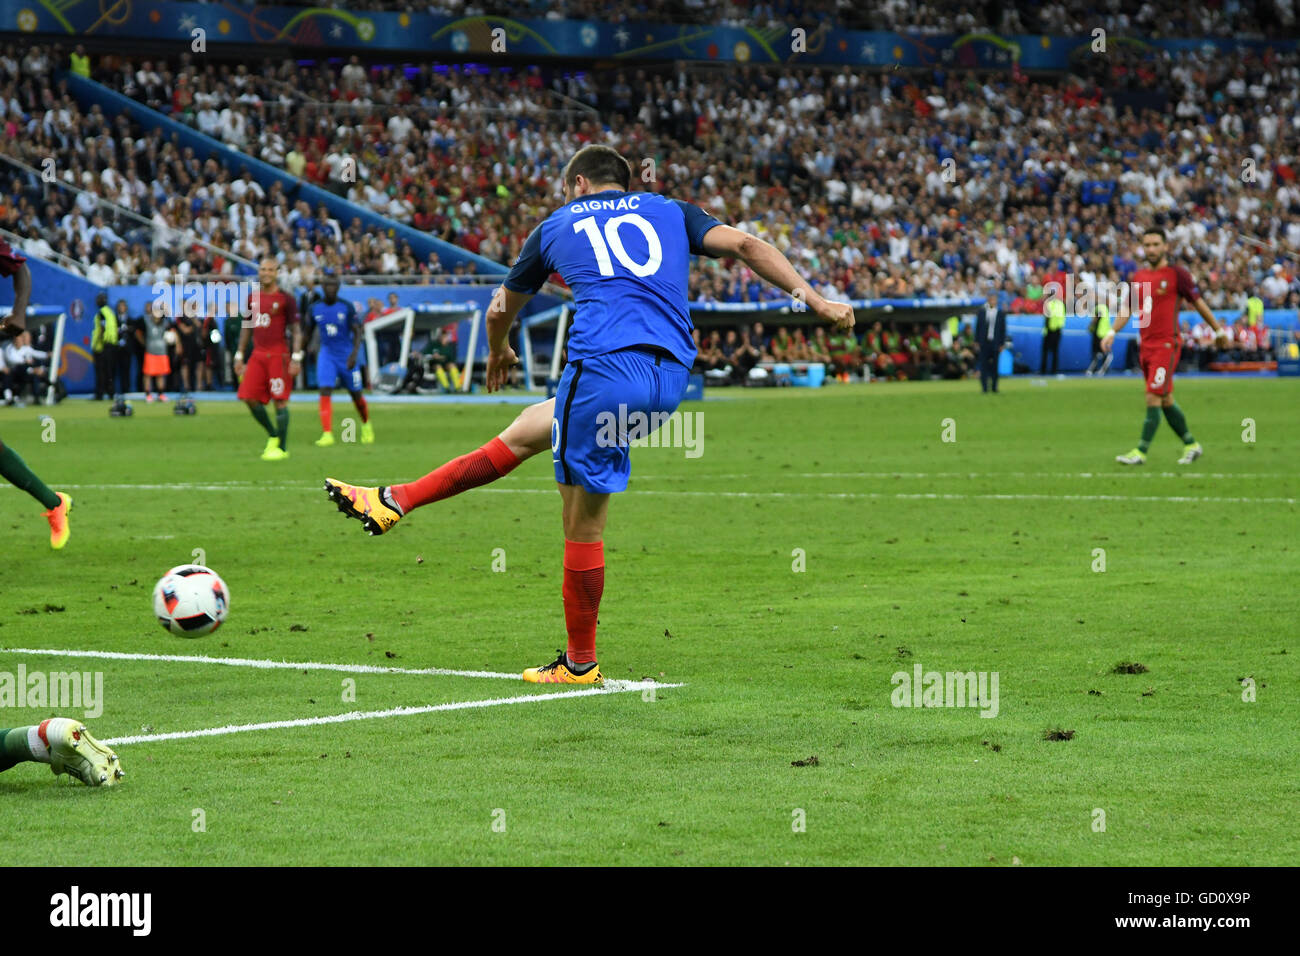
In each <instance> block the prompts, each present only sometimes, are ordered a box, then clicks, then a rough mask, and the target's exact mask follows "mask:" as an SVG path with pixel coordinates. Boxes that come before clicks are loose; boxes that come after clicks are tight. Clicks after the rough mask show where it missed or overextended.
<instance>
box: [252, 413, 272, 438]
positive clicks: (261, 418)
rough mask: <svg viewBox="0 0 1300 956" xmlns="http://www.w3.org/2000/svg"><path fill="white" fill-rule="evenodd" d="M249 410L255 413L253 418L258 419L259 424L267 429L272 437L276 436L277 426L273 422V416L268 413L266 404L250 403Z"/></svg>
mask: <svg viewBox="0 0 1300 956" xmlns="http://www.w3.org/2000/svg"><path fill="white" fill-rule="evenodd" d="M248 408H249V411H251V412H252V413H253V418H255V419H257V424H259V425H261V426H262V427H263V428H265V429H266V433H267V434H268V435H270V436H271V437H272V438H274V437H275V426H274V425H272V424H271V417H270V416H269V415H267V414H266V406H265V405H249V406H248Z"/></svg>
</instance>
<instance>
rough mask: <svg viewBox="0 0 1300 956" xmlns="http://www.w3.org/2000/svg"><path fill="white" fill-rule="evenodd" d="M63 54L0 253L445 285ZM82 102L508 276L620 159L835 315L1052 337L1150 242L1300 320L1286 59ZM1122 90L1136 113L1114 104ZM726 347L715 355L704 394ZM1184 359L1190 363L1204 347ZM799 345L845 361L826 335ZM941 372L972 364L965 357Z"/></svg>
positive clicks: (865, 348) (302, 82) (736, 291)
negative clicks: (971, 317) (1031, 328)
mask: <svg viewBox="0 0 1300 956" xmlns="http://www.w3.org/2000/svg"><path fill="white" fill-rule="evenodd" d="M63 57H64V54H63V52H62V51H61V50H58V49H51V48H44V47H40V46H30V47H25V48H22V49H20V48H18V47H16V46H13V45H10V46H7V47H5V48H4V49H3V50H2V51H0V104H2V105H3V109H4V112H5V117H4V122H5V127H6V128H5V134H6V135H5V138H4V144H3V146H0V165H5V164H4V163H3V157H5V156H8V157H11V158H12V159H13V160H16V161H18V162H19V163H22V164H24V165H23V166H17V165H14V164H13V163H9V164H8V169H7V173H8V176H7V179H8V183H7V186H8V188H7V189H5V191H4V194H3V196H0V228H3V229H4V230H8V231H9V232H10V233H11V234H13V235H15V236H16V237H17V238H18V241H20V242H21V244H22V247H23V248H24V249H25V250H26V251H27V252H29V253H32V254H35V255H52V256H56V257H59V258H60V260H61V261H62V262H64V263H65V264H69V265H71V266H73V267H75V268H78V269H79V270H80V271H82V272H83V273H84V274H85V275H86V276H87V277H88V278H90V279H91V280H92V281H94V282H96V283H97V284H100V285H109V284H113V283H115V282H127V281H134V282H139V283H144V284H153V283H154V282H158V281H164V282H165V281H169V280H171V279H179V278H184V277H186V276H191V275H202V274H217V275H221V274H227V275H228V274H232V273H241V272H242V273H246V272H248V271H249V266H250V264H251V263H252V262H254V261H256V260H257V259H259V258H260V257H262V256H264V255H276V256H278V257H279V258H280V259H281V260H282V261H283V263H284V273H285V274H284V276H283V278H282V283H283V284H284V285H285V287H287V288H290V289H295V290H301V289H304V288H307V287H309V286H311V285H312V284H313V283H314V281H315V276H316V275H317V274H318V272H319V270H320V269H322V268H325V267H333V268H336V269H338V270H339V271H340V272H341V273H342V274H344V275H346V276H350V277H360V276H368V277H375V278H376V279H377V280H379V281H383V282H385V283H386V284H392V283H393V282H397V281H402V280H406V281H424V282H428V281H431V280H432V278H433V277H435V276H439V277H440V278H439V281H447V280H448V276H447V272H448V270H444V269H443V268H442V267H441V264H440V263H439V261H438V258H437V256H436V255H432V256H430V257H429V258H428V259H427V260H424V261H417V260H416V257H415V256H414V254H413V253H412V251H411V249H410V247H409V246H408V245H406V244H405V243H403V242H401V241H400V240H398V239H395V238H394V237H393V236H391V235H385V234H382V233H379V232H377V231H374V230H367V229H365V228H363V227H362V225H361V223H360V221H359V220H358V219H355V218H354V219H353V220H352V221H351V222H347V223H343V222H340V221H339V220H338V219H337V218H335V217H333V216H332V215H331V214H330V213H329V211H328V210H327V209H326V208H325V207H324V206H320V207H318V208H315V209H313V208H311V207H310V206H309V205H308V204H307V203H305V202H303V201H301V200H300V199H297V198H296V197H295V196H294V195H293V194H292V190H289V191H286V190H285V188H284V187H282V186H281V185H279V184H273V185H271V186H270V187H263V186H262V185H260V184H259V183H258V182H256V180H254V179H253V177H252V176H251V175H250V174H249V173H248V172H247V170H240V169H230V168H228V167H225V166H222V165H220V164H218V163H217V162H215V161H214V160H208V161H200V160H199V159H198V158H197V157H196V156H195V155H194V154H193V152H192V151H190V150H188V149H185V148H181V147H178V146H177V145H176V144H175V143H174V142H172V141H171V140H170V139H168V138H167V137H166V136H165V135H164V134H163V133H161V132H160V131H158V130H145V129H143V128H142V127H140V126H139V125H137V124H135V123H134V122H132V121H131V120H130V119H129V118H128V117H126V116H125V115H117V116H113V117H109V116H106V115H105V114H104V113H103V112H101V111H100V110H99V108H98V107H93V108H92V109H90V110H89V111H82V110H81V108H80V107H79V106H78V105H77V103H76V101H75V100H74V98H73V97H72V96H71V95H70V94H69V93H68V91H67V89H66V86H65V85H64V84H63V83H62V82H61V81H60V80H59V79H58V78H56V76H55V70H56V69H57V68H59V67H61V66H62V65H63V63H62V60H63ZM93 76H94V78H95V79H97V80H99V81H100V82H103V83H105V84H107V85H109V86H111V87H113V88H115V89H118V90H120V91H121V92H123V93H125V94H126V95H128V96H131V97H133V98H135V99H137V100H140V101H141V102H144V103H146V104H148V105H150V106H152V107H154V108H156V109H159V110H161V111H162V112H164V113H166V114H169V115H171V116H172V117H173V118H175V119H177V120H179V121H181V122H183V123H187V124H189V125H191V126H194V127H195V128H197V129H199V130H202V131H204V132H206V133H208V134H209V135H212V136H214V137H216V138H218V139H220V140H222V141H223V142H225V143H226V144H227V145H228V146H230V147H232V148H234V149H236V150H238V151H241V152H244V153H246V154H248V155H250V156H255V157H257V158H259V159H262V160H264V161H266V162H269V163H272V164H274V165H277V166H280V167H282V168H284V169H285V170H286V171H287V172H289V173H290V174H292V175H293V176H295V177H297V178H298V179H301V180H303V181H305V182H311V183H315V184H317V185H320V186H322V187H323V188H326V189H329V190H331V191H333V192H335V193H337V194H338V195H340V196H344V197H347V198H349V199H351V200H353V201H354V202H356V203H358V204H360V205H363V206H366V207H368V208H370V209H372V210H374V211H376V212H378V213H381V214H383V215H386V216H388V217H390V218H392V219H394V220H396V221H398V222H403V223H406V224H409V225H411V226H412V227H414V228H416V229H419V230H421V231H425V232H427V233H429V234H431V235H434V236H437V237H439V238H441V239H444V240H446V241H448V242H451V243H453V244H455V245H457V246H460V247H462V248H465V249H468V250H470V251H472V252H476V253H478V254H479V255H482V256H484V257H486V258H488V259H492V260H495V261H497V262H501V263H506V264H508V263H510V262H512V261H513V260H514V258H515V257H516V255H517V253H518V250H519V248H520V247H521V245H522V243H523V241H524V239H525V238H526V236H527V234H528V231H529V230H530V229H531V228H532V227H533V225H534V224H535V223H536V222H538V221H539V220H540V219H541V218H542V217H544V216H545V214H546V213H547V212H548V211H549V210H550V209H552V208H554V206H555V205H557V204H558V203H559V201H560V193H559V186H560V176H559V173H560V170H561V168H562V165H563V163H564V162H565V161H566V159H567V157H568V156H569V155H571V154H572V152H573V151H574V150H575V149H577V148H578V147H579V146H581V145H583V144H584V143H587V142H590V141H604V142H609V143H611V144H613V145H615V146H617V147H618V148H619V149H620V150H621V151H622V152H624V154H625V155H627V156H629V157H630V158H631V159H632V160H633V162H634V164H636V165H637V168H638V169H640V170H641V171H642V177H641V178H642V183H643V186H644V188H649V189H657V190H658V189H662V190H665V191H668V192H671V193H672V194H674V195H678V196H685V197H689V198H692V199H693V200H694V201H696V202H698V203H699V204H700V205H702V206H703V207H704V208H706V209H707V210H709V211H710V212H712V213H714V214H715V215H717V216H718V217H719V218H721V219H723V220H725V221H732V222H735V223H736V224H737V225H739V226H740V227H741V228H743V229H747V230H749V231H752V232H754V233H755V234H757V235H760V236H762V237H764V238H766V239H769V240H770V241H772V242H773V243H774V244H776V245H777V246H778V247H779V248H781V249H782V250H783V251H784V252H785V253H786V254H787V255H788V256H789V257H790V258H791V259H792V260H793V261H794V262H795V263H796V265H798V266H799V267H800V268H801V270H802V271H803V272H804V273H805V274H806V275H808V276H809V278H810V280H811V281H812V283H813V285H814V286H816V287H817V288H818V289H819V291H821V292H822V293H823V294H825V295H827V296H828V297H832V298H839V299H843V298H853V299H863V298H868V299H869V298H922V299H929V298H933V297H936V296H981V297H982V296H983V295H984V293H985V292H986V290H987V289H988V288H990V287H991V286H994V285H996V286H999V287H1000V288H1001V290H1002V300H1003V302H1004V304H1005V305H1006V307H1007V308H1008V310H1009V311H1011V312H1013V313H1026V312H1029V313H1032V312H1037V311H1041V308H1042V303H1043V300H1044V290H1045V287H1046V286H1047V285H1048V283H1049V282H1050V281H1052V280H1053V279H1056V278H1062V277H1064V275H1066V274H1072V275H1074V276H1075V277H1076V283H1078V282H1083V283H1087V282H1091V281H1095V280H1096V281H1100V280H1104V279H1108V278H1109V279H1114V280H1123V279H1126V278H1128V276H1130V275H1131V274H1132V272H1133V271H1134V270H1135V269H1136V268H1138V267H1139V266H1140V262H1139V259H1138V251H1137V243H1138V238H1139V234H1140V230H1141V228H1142V227H1143V226H1145V225H1146V224H1148V223H1152V222H1158V223H1162V224H1163V225H1165V227H1166V228H1167V230H1168V232H1169V237H1170V241H1171V246H1172V250H1173V254H1174V257H1175V259H1176V260H1177V261H1180V262H1182V263H1184V264H1186V265H1187V266H1188V268H1189V269H1190V270H1191V271H1192V273H1193V275H1194V276H1196V277H1197V279H1198V281H1199V283H1200V288H1201V290H1202V292H1203V294H1204V295H1205V296H1206V298H1207V301H1208V302H1209V304H1210V306H1211V307H1212V308H1217V309H1239V310H1242V311H1243V312H1244V311H1245V309H1246V306H1247V300H1248V299H1249V298H1251V297H1252V296H1255V297H1258V298H1259V299H1260V300H1261V301H1262V303H1263V305H1264V307H1266V308H1295V307H1297V306H1298V305H1300V280H1298V279H1297V271H1296V263H1297V261H1300V260H1298V259H1297V255H1298V254H1300V184H1298V183H1297V182H1296V169H1295V166H1296V159H1295V157H1296V154H1297V152H1298V151H1300V109H1298V108H1297V105H1298V104H1300V56H1297V55H1296V54H1286V55H1281V54H1275V53H1270V54H1268V55H1264V56H1255V55H1253V54H1249V53H1245V52H1238V53H1234V54H1231V55H1221V54H1219V53H1213V54H1211V53H1210V52H1208V51H1197V50H1189V51H1185V52H1183V53H1180V54H1178V55H1176V56H1166V55H1165V54H1162V53H1158V52H1155V53H1153V52H1151V51H1138V52H1135V51H1133V50H1132V49H1130V48H1127V47H1120V48H1117V50H1116V52H1115V53H1114V54H1113V55H1111V56H1106V57H1098V58H1096V59H1095V60H1093V61H1089V62H1087V63H1084V64H1082V65H1080V67H1079V69H1078V70H1077V71H1076V72H1075V73H1074V74H1071V75H1069V76H1064V77H1052V78H1043V77H1035V78H1030V77H1027V76H1025V75H1023V74H1021V73H1020V72H1019V71H1013V72H1012V73H997V74H994V73H977V72H947V71H943V70H934V71H927V72H924V73H919V72H918V73H903V72H899V71H895V72H892V73H868V72H863V71H854V70H851V69H848V68H828V69H802V68H798V67H771V68H767V67H758V66H741V67H737V68H733V69H728V70H726V71H716V70H711V69H707V68H691V67H688V66H687V65H685V64H681V63H678V64H674V65H665V66H664V68H663V69H659V70H656V69H650V68H632V67H629V68H626V69H616V70H613V71H611V72H610V73H608V74H604V75H601V76H599V77H598V76H595V75H593V74H591V73H585V72H580V71H577V72H575V71H566V70H563V69H549V68H548V69H544V68H541V67H536V66H535V67H531V68H528V69H526V70H501V69H496V70H492V69H487V68H483V67H476V66H472V65H465V66H459V67H441V66H440V67H435V66H431V65H429V64H427V63H426V64H422V65H417V66H407V67H401V66H393V65H368V64H365V63H362V62H361V61H360V60H359V59H358V58H357V57H351V58H350V59H349V60H348V61H347V62H346V63H342V62H340V63H331V62H316V63H300V62H297V61H292V60H285V61H282V62H280V63H279V64H278V65H275V64H271V65H267V66H266V67H265V68H264V69H263V70H261V71H253V70H250V69H249V68H248V67H247V66H246V65H244V64H239V63H231V62H222V61H218V60H217V58H215V57H203V58H201V62H199V61H196V60H195V58H193V57H191V56H189V55H185V56H182V57H180V58H178V59H176V60H174V61H163V60H150V59H143V58H138V57H132V58H123V57H118V56H104V57H100V58H98V60H97V61H96V62H95V64H94V66H93ZM1133 90H1139V91H1140V94H1141V95H1138V96H1135V97H1128V98H1126V96H1127V93H1129V92H1131V91H1133ZM1106 91H1110V94H1111V95H1108V93H1107V92H1106ZM1152 97H1155V99H1153V98H1152ZM48 169H53V170H54V173H55V175H56V177H57V178H58V180H59V183H58V184H51V183H49V182H47V181H46V178H47V177H46V176H45V175H42V173H43V172H45V171H46V170H48ZM471 268H472V267H467V266H461V267H459V268H458V269H457V270H454V274H453V275H452V276H451V277H450V278H453V279H454V278H455V277H456V275H457V274H464V273H466V272H468V271H470V270H471ZM691 286H692V294H693V296H694V297H695V298H696V299H697V300H701V301H706V302H707V301H716V302H742V303H743V302H759V301H765V300H772V299H776V298H778V297H779V295H780V294H779V293H778V292H776V291H775V290H773V289H771V288H770V287H767V286H765V285H764V284H763V283H762V282H761V281H760V280H759V279H758V278H757V277H756V276H755V275H754V274H753V273H751V272H750V271H749V270H748V269H746V268H745V267H744V266H743V264H740V263H738V262H734V261H713V260H706V261H701V263H699V267H698V268H696V269H694V270H693V271H692V277H691ZM742 332H743V330H739V329H737V330H736V337H735V345H736V347H737V348H741V347H742V346H743V345H744V342H743V339H744V335H743V334H742ZM791 334H792V335H793V336H795V338H796V339H799V338H800V337H801V336H800V334H799V333H791ZM879 334H880V335H881V337H882V340H883V338H884V337H886V336H888V335H889V334H890V330H888V329H885V330H881V332H880V333H879ZM893 334H895V335H898V336H899V337H900V339H901V340H905V341H900V342H899V343H898V347H897V348H889V347H888V346H887V345H886V343H884V342H883V341H882V342H881V343H880V345H879V346H878V347H872V344H871V343H870V342H868V341H866V339H865V338H862V339H861V340H859V341H858V342H857V343H856V348H857V349H858V350H859V351H860V352H861V353H862V356H863V362H862V367H863V368H865V369H867V370H868V371H875V372H877V373H879V374H885V375H891V374H904V375H907V374H912V373H913V372H915V371H916V370H919V369H920V368H922V367H923V366H925V365H932V364H933V363H927V362H922V361H917V360H916V358H915V356H917V355H920V356H925V357H928V356H929V354H930V352H931V351H932V349H931V348H930V343H932V342H933V341H934V337H933V336H929V335H927V334H926V330H920V329H915V330H914V329H908V328H902V329H896V330H894V332H893ZM947 338H948V339H949V341H950V342H951V341H953V340H954V339H955V338H956V336H955V335H953V334H950V335H949V336H947ZM1247 338H1248V337H1247V336H1245V335H1243V336H1241V337H1240V339H1241V341H1242V342H1246V339H1247ZM727 339H728V336H725V335H724V336H723V337H722V339H721V341H719V342H712V341H706V342H704V343H703V344H704V345H705V346H706V347H707V349H708V351H709V352H710V353H711V354H713V356H714V357H713V359H712V360H711V361H712V364H713V365H714V366H715V368H714V369H713V370H714V371H717V370H718V367H720V366H719V356H721V359H728V355H727V354H726V349H727ZM1189 341H1190V342H1192V343H1193V346H1192V351H1195V348H1196V346H1195V344H1194V343H1195V342H1196V341H1197V336H1196V335H1195V334H1194V333H1193V331H1192V330H1189ZM1256 344H1258V343H1256ZM750 348H752V349H754V350H755V351H757V352H759V353H760V354H766V355H769V356H775V354H776V353H775V352H773V351H772V349H771V346H770V344H764V345H762V346H760V347H755V345H754V343H752V342H751V343H750ZM794 348H796V349H806V350H808V352H809V353H811V354H815V355H818V356H823V357H826V358H833V354H832V351H831V349H830V343H829V342H828V341H827V340H826V339H825V337H824V333H823V337H822V338H821V339H818V338H817V337H816V333H814V339H813V340H810V341H806V342H797V343H796V345H795V346H794ZM945 351H946V352H949V353H951V355H952V356H953V357H954V361H956V362H957V363H958V364H960V363H961V362H962V361H963V359H962V358H961V354H962V350H961V349H957V348H954V347H952V346H951V345H950V346H949V347H948V348H947V349H946V350H945ZM1242 351H1243V353H1244V354H1253V353H1254V352H1255V351H1259V349H1243V350H1242ZM745 354H746V355H747V354H748V352H745ZM838 354H839V355H840V357H841V361H840V362H838V363H835V364H837V369H838V367H839V366H842V365H844V364H845V362H844V361H843V355H844V352H843V350H841V352H840V353H838ZM882 356H884V357H887V358H886V359H882V358H881V357H882ZM722 364H723V365H728V364H730V365H734V363H731V362H729V361H724V362H722ZM850 364H851V363H850ZM946 367H947V365H946V364H945V368H946Z"/></svg>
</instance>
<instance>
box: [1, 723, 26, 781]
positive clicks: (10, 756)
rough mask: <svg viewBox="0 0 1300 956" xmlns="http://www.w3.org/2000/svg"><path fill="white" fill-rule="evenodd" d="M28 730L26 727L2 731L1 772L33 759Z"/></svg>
mask: <svg viewBox="0 0 1300 956" xmlns="http://www.w3.org/2000/svg"><path fill="white" fill-rule="evenodd" d="M27 730H28V728H26V727H15V728H13V729H12V730H3V729H0V772H4V771H5V770H8V769H9V768H10V767H12V766H13V765H14V764H18V763H23V762H24V761H27V760H31V759H32V752H31V750H30V749H28V747H27Z"/></svg>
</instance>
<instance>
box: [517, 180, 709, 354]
mask: <svg viewBox="0 0 1300 956" xmlns="http://www.w3.org/2000/svg"><path fill="white" fill-rule="evenodd" d="M717 225H720V223H719V222H718V220H716V219H714V218H713V217H712V216H710V215H709V214H708V213H706V212H705V211H704V210H702V209H700V208H699V207H698V206H694V205H692V204H691V203H688V202H682V201H681V200H679V199H669V198H668V197H666V196H661V195H659V194H657V193H631V192H623V191H621V190H618V189H610V190H606V191H605V192H599V193H592V194H591V195H589V196H583V197H581V198H579V199H575V200H573V201H572V202H570V203H566V204H565V205H564V206H561V207H560V208H559V209H557V210H555V212H553V213H551V214H550V215H549V216H547V217H546V219H545V220H543V222H542V224H541V225H539V226H538V227H537V228H536V229H534V230H533V232H532V234H531V235H530V236H529V237H528V240H527V241H526V242H525V243H524V247H523V249H522V250H521V251H520V253H519V259H518V261H517V262H516V263H515V265H514V268H513V269H511V270H510V275H509V276H507V277H506V280H505V287H506V288H507V289H509V290H510V291H512V292H523V293H533V292H536V291H537V290H538V289H540V288H541V287H542V284H543V283H545V282H546V277H547V276H549V275H550V274H551V273H552V272H558V273H559V274H560V275H561V276H562V277H563V278H564V281H565V283H567V284H568V286H569V288H570V289H571V290H572V291H573V298H574V302H575V304H576V307H577V312H576V315H575V316H574V319H573V326H572V329H571V330H570V332H569V342H568V348H569V361H571V362H572V361H577V360H579V359H584V358H589V357H591V356H595V355H603V354H605V353H607V352H615V351H618V350H619V349H625V348H628V347H629V346H633V345H653V346H658V347H659V348H662V349H666V350H667V351H668V352H670V353H671V354H672V355H673V357H674V358H676V359H677V361H679V362H681V363H682V364H683V365H685V366H687V367H688V368H689V367H690V365H691V363H693V362H694V361H695V343H694V341H693V340H692V339H691V330H692V328H693V326H692V324H691V314H690V309H689V305H688V300H687V272H688V270H689V268H690V261H691V258H690V257H691V255H692V254H694V255H707V253H705V252H704V250H703V248H701V245H700V244H701V243H702V242H703V240H704V234H705V233H706V232H708V231H709V230H710V229H712V228H713V227H714V226H717Z"/></svg>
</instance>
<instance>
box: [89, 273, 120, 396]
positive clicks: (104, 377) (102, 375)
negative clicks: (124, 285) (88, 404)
mask: <svg viewBox="0 0 1300 956" xmlns="http://www.w3.org/2000/svg"><path fill="white" fill-rule="evenodd" d="M95 307H96V312H95V331H94V333H93V334H92V335H91V338H90V351H91V352H92V353H93V355H94V357H95V401H97V402H98V401H99V400H100V399H103V398H112V397H113V373H114V372H116V371H117V347H118V326H117V313H116V312H115V311H113V310H112V309H110V308H109V307H108V293H107V292H101V293H99V295H97V296H95Z"/></svg>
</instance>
